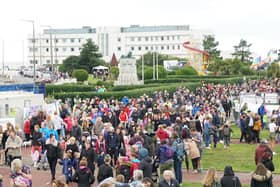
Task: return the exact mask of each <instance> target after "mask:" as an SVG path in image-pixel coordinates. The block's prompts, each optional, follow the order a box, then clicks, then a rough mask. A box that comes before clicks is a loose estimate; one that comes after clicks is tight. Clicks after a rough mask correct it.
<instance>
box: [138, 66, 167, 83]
mask: <svg viewBox="0 0 280 187" xmlns="http://www.w3.org/2000/svg"><path fill="white" fill-rule="evenodd" d="M137 75H138V77H139V79H142V69H141V67H139V68H138V70H137ZM155 76H157V73H155ZM158 77H159V79H164V78H166V77H167V71H166V70H165V68H164V67H163V66H158ZM144 78H145V80H147V79H153V67H151V66H145V67H144Z"/></svg>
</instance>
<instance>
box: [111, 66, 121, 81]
mask: <svg viewBox="0 0 280 187" xmlns="http://www.w3.org/2000/svg"><path fill="white" fill-rule="evenodd" d="M110 73H111V76H112V79H117V78H118V76H119V68H118V67H117V66H113V67H110Z"/></svg>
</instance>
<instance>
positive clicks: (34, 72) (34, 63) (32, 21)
mask: <svg viewBox="0 0 280 187" xmlns="http://www.w3.org/2000/svg"><path fill="white" fill-rule="evenodd" d="M21 21H25V22H30V23H32V27H33V37H32V43H33V47H32V48H33V50H32V51H33V61H32V62H33V80H34V82H36V70H35V68H36V61H35V22H34V20H25V19H23V20H21Z"/></svg>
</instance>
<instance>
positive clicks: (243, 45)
mask: <svg viewBox="0 0 280 187" xmlns="http://www.w3.org/2000/svg"><path fill="white" fill-rule="evenodd" d="M251 46H252V44H249V43H248V42H247V41H246V40H243V39H241V40H240V42H239V44H238V45H237V46H234V53H232V56H233V57H234V58H236V59H239V60H240V61H241V62H242V63H243V62H245V63H250V62H251V61H252V57H251V54H252V53H251V52H250V47H251Z"/></svg>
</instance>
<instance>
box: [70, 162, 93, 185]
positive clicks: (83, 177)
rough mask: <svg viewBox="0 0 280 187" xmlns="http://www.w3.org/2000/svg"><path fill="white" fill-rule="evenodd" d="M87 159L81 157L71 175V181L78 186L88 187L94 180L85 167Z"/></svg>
mask: <svg viewBox="0 0 280 187" xmlns="http://www.w3.org/2000/svg"><path fill="white" fill-rule="evenodd" d="M87 164H88V162H87V159H86V158H85V157H83V158H82V159H81V161H80V164H79V168H78V169H77V170H76V172H75V173H74V175H73V177H72V181H73V182H76V183H78V187H90V185H91V184H93V182H94V176H93V173H92V172H91V170H90V169H89V168H88V167H87Z"/></svg>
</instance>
